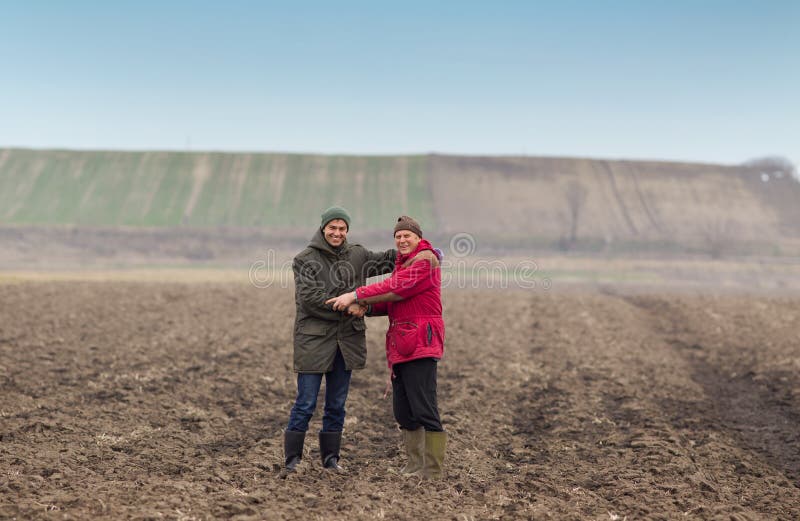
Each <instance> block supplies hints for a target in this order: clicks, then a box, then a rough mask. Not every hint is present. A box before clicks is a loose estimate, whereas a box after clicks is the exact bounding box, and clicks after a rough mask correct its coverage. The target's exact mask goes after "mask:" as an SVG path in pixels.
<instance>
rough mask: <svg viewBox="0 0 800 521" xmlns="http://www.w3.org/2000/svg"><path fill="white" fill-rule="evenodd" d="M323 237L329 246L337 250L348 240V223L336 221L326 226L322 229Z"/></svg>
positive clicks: (340, 220)
mask: <svg viewBox="0 0 800 521" xmlns="http://www.w3.org/2000/svg"><path fill="white" fill-rule="evenodd" d="M322 235H324V236H325V241H326V242H327V243H328V244H330V245H331V246H333V247H334V248H337V247H339V246H341V245H342V243H343V242H344V240H345V239H346V238H347V223H346V222H344V221H343V220H342V219H334V220H332V221H330V222H329V223H328V224H326V225H325V227H324V228H323V229H322Z"/></svg>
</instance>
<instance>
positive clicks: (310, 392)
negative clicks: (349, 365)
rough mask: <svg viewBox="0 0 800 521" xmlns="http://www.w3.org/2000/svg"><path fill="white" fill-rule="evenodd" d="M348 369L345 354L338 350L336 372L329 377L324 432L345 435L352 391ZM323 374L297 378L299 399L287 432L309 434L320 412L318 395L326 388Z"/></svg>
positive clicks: (326, 390)
mask: <svg viewBox="0 0 800 521" xmlns="http://www.w3.org/2000/svg"><path fill="white" fill-rule="evenodd" d="M351 373H352V371H348V370H347V369H345V365H344V358H342V352H341V351H340V350H338V349H337V350H336V358H335V359H334V361H333V369H331V370H330V371H328V372H327V373H325V374H324V376H325V411H324V414H323V416H322V432H342V429H343V428H344V415H345V410H344V402H345V401H347V392H348V391H349V390H350V374H351ZM322 376H323V375H322V374H320V373H298V374H297V399H296V400H295V402H294V406H293V407H292V412H291V414H290V415H289V425H288V426H287V427H286V430H287V431H296V432H306V431H307V430H308V422H309V421H311V416H313V415H314V411H315V410H316V408H317V395H318V394H319V388H320V386H321V385H322Z"/></svg>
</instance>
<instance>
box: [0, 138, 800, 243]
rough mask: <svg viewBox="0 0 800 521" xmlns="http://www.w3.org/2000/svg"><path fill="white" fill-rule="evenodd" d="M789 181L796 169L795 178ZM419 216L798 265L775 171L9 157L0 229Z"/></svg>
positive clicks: (467, 228)
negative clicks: (342, 210) (328, 212)
mask: <svg viewBox="0 0 800 521" xmlns="http://www.w3.org/2000/svg"><path fill="white" fill-rule="evenodd" d="M790 166H791V165H790ZM333 204H341V205H344V206H346V207H348V208H349V209H350V210H351V212H352V214H353V216H354V225H355V226H356V227H357V229H358V232H359V235H361V234H362V233H363V234H365V235H364V236H370V237H372V236H381V235H380V234H385V231H386V230H387V228H389V227H391V225H392V223H393V222H394V220H395V219H396V217H397V215H400V214H403V213H406V214H410V215H413V216H414V217H416V218H417V219H419V220H420V222H421V223H422V224H423V227H424V229H425V230H426V233H429V234H430V235H431V236H434V237H436V238H437V239H439V240H442V241H446V240H449V238H450V237H452V236H454V235H455V234H459V233H462V232H467V233H470V234H472V235H473V236H474V237H475V238H476V241H477V242H478V243H479V244H480V245H482V246H487V247H490V248H494V247H496V248H536V249H538V248H559V249H585V250H590V251H599V250H603V251H629V250H631V251H640V250H642V249H651V250H659V251H703V250H708V251H716V250H720V249H721V248H722V247H723V246H725V247H726V248H727V247H728V246H730V245H736V244H739V245H743V247H737V248H729V249H731V250H732V251H740V252H745V251H748V252H755V253H761V252H763V251H767V250H769V251H776V252H778V251H780V252H785V251H798V248H800V183H798V182H797V179H796V178H795V177H793V176H792V175H791V172H789V171H776V170H775V169H774V168H773V167H771V166H770V165H769V163H765V164H764V163H762V164H757V163H753V164H748V165H739V166H736V165H715V164H698V163H676V162H657V161H606V160H597V159H575V158H547V157H539V158H537V157H477V156H469V157H466V156H444V155H436V154H432V155H428V156H383V157H373V156H325V155H303V154H254V153H204V152H102V151H97V152H91V151H63V150H21V149H5V150H2V149H0V224H3V225H6V226H12V227H13V226H17V227H19V226H44V227H47V226H53V225H56V226H62V225H70V226H77V227H80V228H83V229H88V228H118V229H121V228H123V227H124V228H126V229H130V228H135V229H162V228H168V229H174V230H182V229H183V230H186V229H194V230H210V229H220V228H223V229H233V228H242V229H257V230H260V231H263V232H266V233H272V234H274V235H276V236H278V235H279V236H281V237H285V238H295V239H298V240H305V239H306V238H307V236H308V232H309V230H310V229H312V227H313V226H315V225H316V224H317V221H316V219H317V216H318V215H319V214H320V212H321V210H323V209H324V208H326V207H327V206H330V205H333Z"/></svg>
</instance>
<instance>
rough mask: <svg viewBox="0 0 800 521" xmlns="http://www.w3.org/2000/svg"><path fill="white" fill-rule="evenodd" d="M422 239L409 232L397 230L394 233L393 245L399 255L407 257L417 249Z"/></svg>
mask: <svg viewBox="0 0 800 521" xmlns="http://www.w3.org/2000/svg"><path fill="white" fill-rule="evenodd" d="M421 240H422V238H421V237H420V236H419V235H417V234H416V233H414V232H412V231H411V230H397V231H396V232H395V233H394V245H395V246H396V247H397V251H399V252H400V254H401V255H407V254H409V253H411V252H412V251H414V250H416V249H417V246H418V245H419V241H421Z"/></svg>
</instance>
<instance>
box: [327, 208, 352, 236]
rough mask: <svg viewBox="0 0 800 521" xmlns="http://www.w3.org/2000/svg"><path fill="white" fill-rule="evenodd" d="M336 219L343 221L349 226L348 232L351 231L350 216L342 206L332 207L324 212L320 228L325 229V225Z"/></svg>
mask: <svg viewBox="0 0 800 521" xmlns="http://www.w3.org/2000/svg"><path fill="white" fill-rule="evenodd" d="M334 219H341V220H343V221H344V222H345V224H347V229H348V231H349V230H350V214H349V213H347V210H345V209H344V208H342V207H341V206H331V207H330V208H328V209H327V210H325V211H324V212H322V224H320V228H325V225H326V224H328V223H329V222H331V221H332V220H334Z"/></svg>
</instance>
